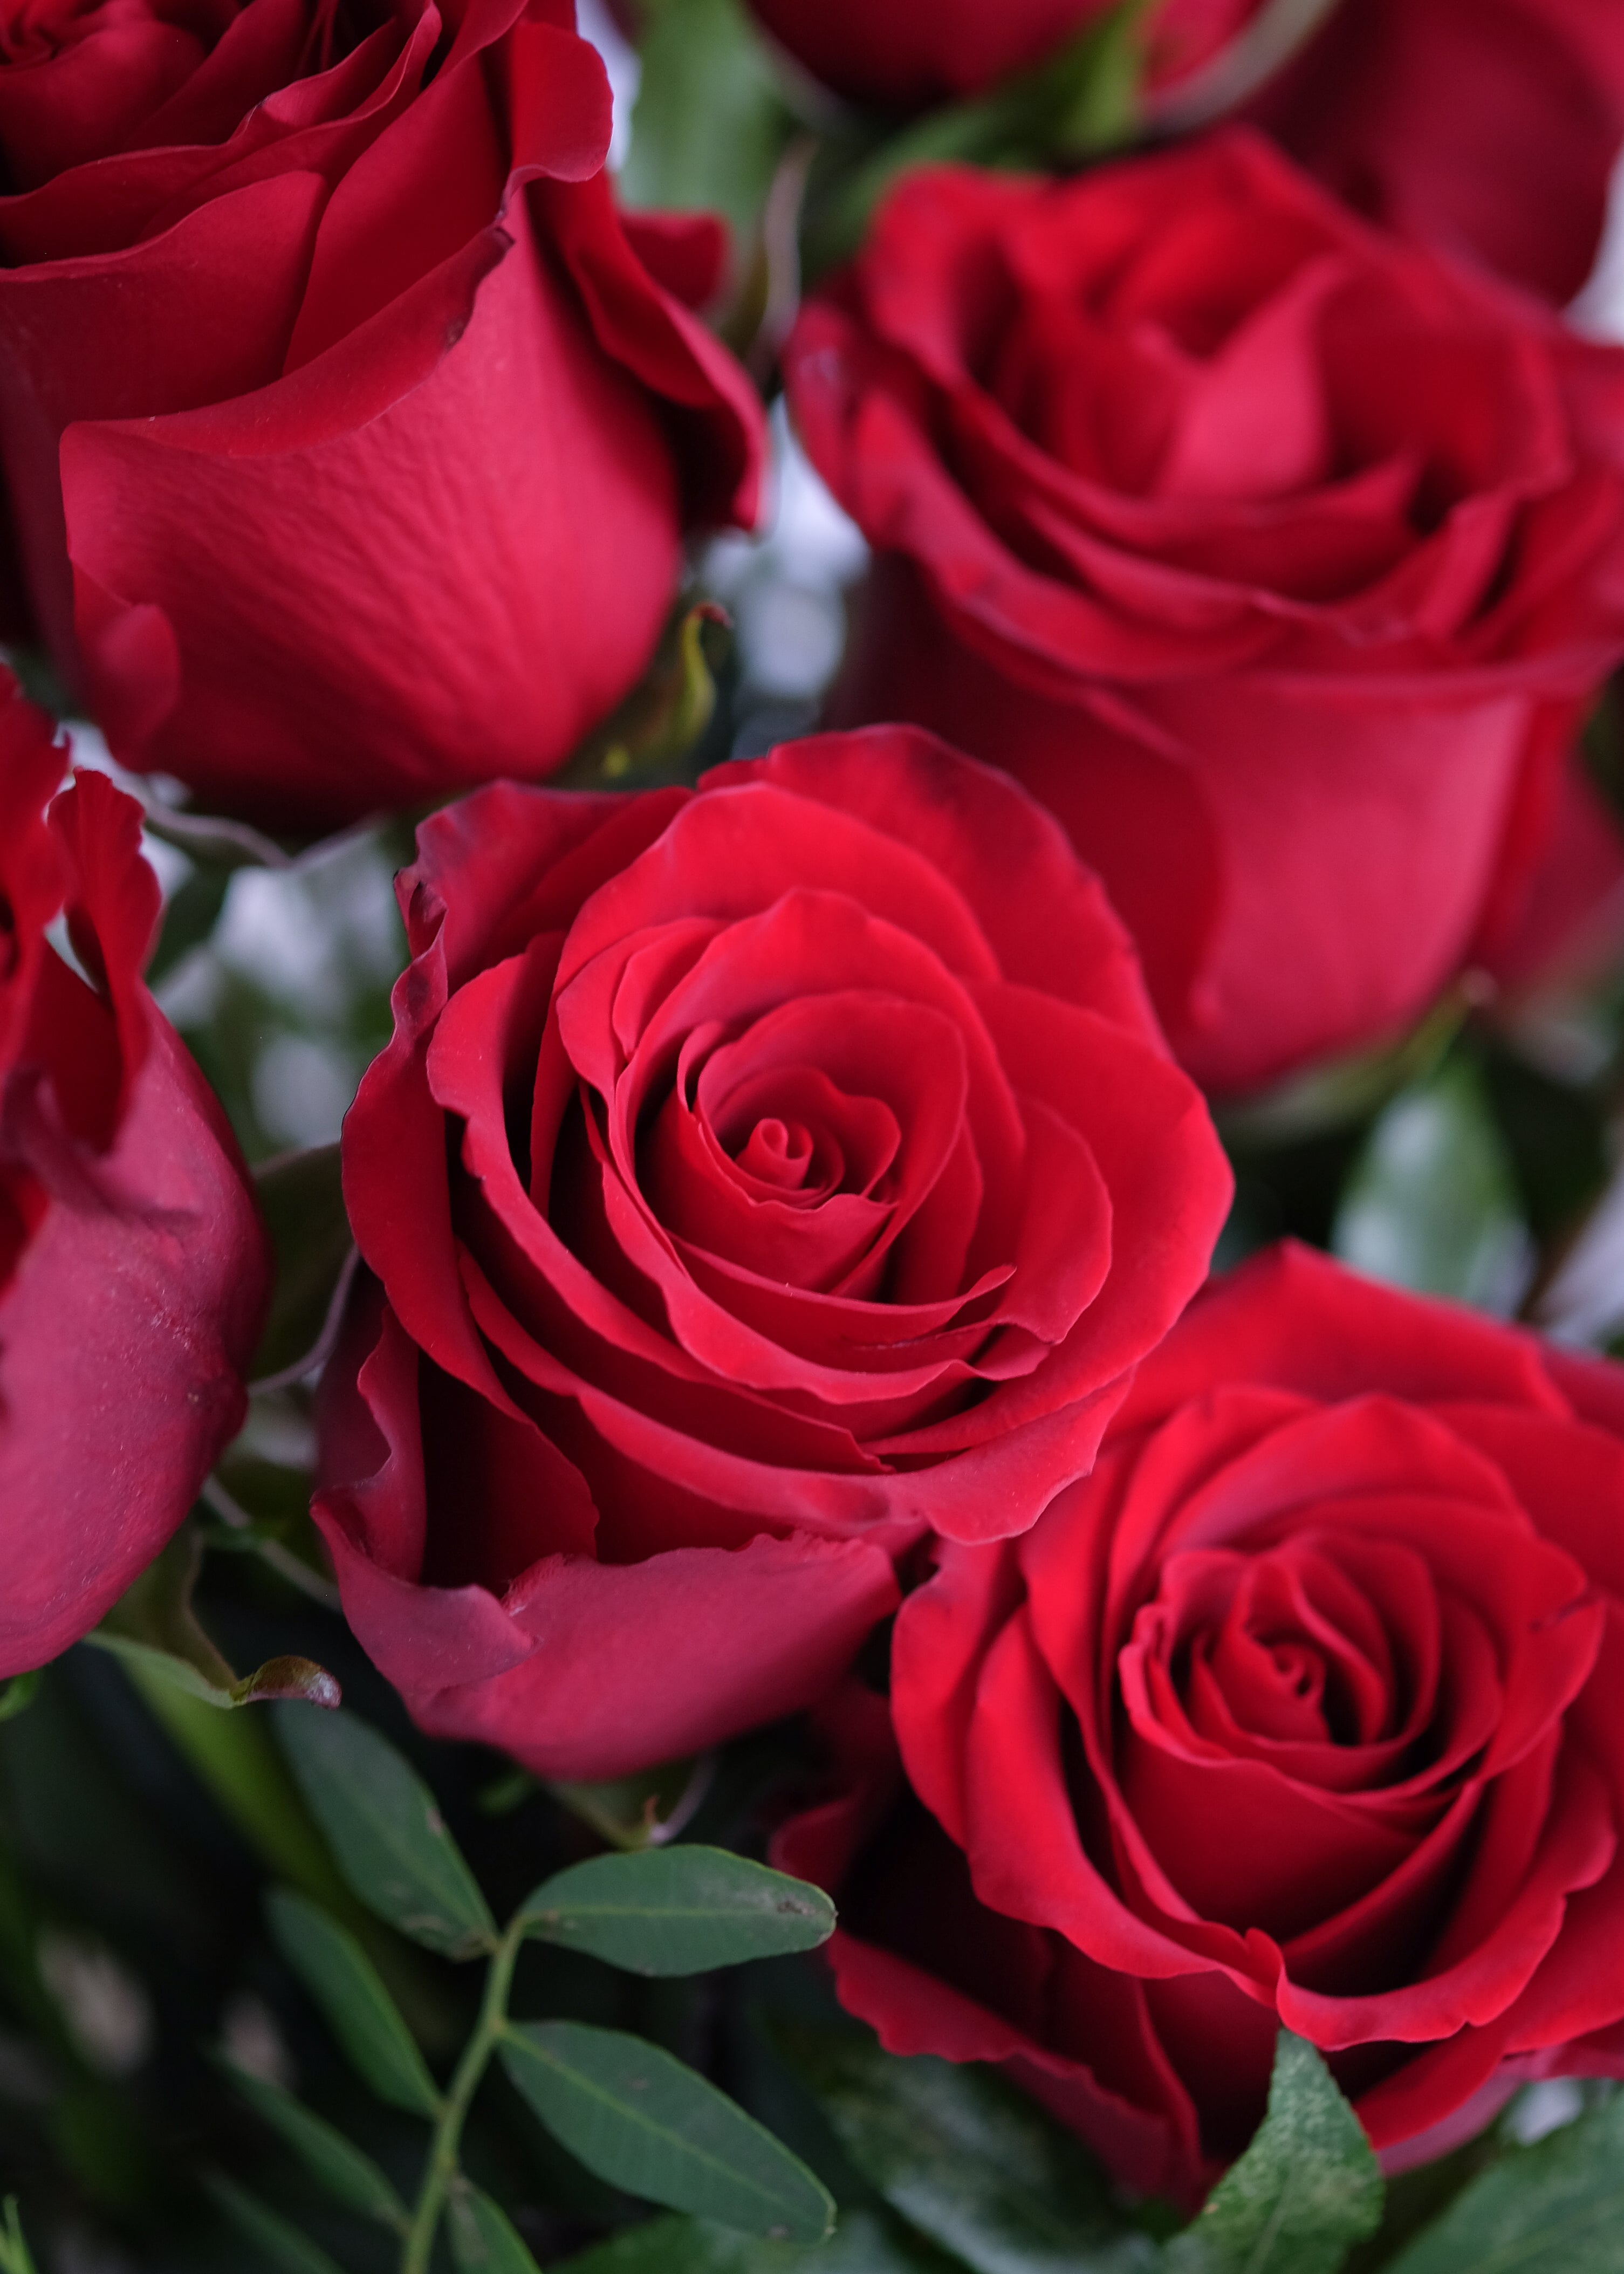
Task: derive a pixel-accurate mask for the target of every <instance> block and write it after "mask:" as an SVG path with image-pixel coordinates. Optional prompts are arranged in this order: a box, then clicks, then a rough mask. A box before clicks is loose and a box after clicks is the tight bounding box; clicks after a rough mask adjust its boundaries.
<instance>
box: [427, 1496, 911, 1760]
mask: <svg viewBox="0 0 1624 2274" xmlns="http://www.w3.org/2000/svg"><path fill="white" fill-rule="evenodd" d="M896 1600H897V1584H896V1579H895V1577H894V1576H893V1574H892V1571H891V1562H890V1559H889V1558H888V1557H887V1556H885V1555H883V1554H881V1552H880V1551H879V1550H878V1549H877V1548H875V1547H868V1546H867V1545H866V1544H864V1543H863V1542H861V1541H859V1540H841V1541H832V1540H808V1539H805V1538H792V1539H789V1540H771V1539H767V1538H765V1537H762V1538H757V1539H756V1540H751V1541H750V1542H749V1543H748V1545H747V1546H745V1547H741V1548H737V1549H734V1550H731V1551H725V1550H720V1549H716V1548H703V1547H693V1548H677V1549H673V1550H672V1551H671V1552H670V1553H668V1554H666V1555H654V1556H650V1558H649V1559H648V1560H647V1561H646V1562H641V1563H631V1564H605V1563H594V1562H588V1561H586V1560H584V1559H583V1558H579V1557H553V1558H552V1559H550V1560H548V1561H547V1562H543V1563H539V1564H538V1565H536V1566H535V1567H534V1569H533V1570H530V1571H528V1572H526V1573H524V1574H523V1577H521V1578H519V1579H518V1580H517V1581H515V1584H514V1585H513V1586H512V1587H511V1588H510V1589H509V1591H508V1596H507V1599H506V1608H507V1612H508V1615H509V1616H510V1617H511V1619H512V1621H513V1623H514V1625H515V1628H516V1629H517V1630H519V1632H520V1633H522V1634H523V1635H524V1636H526V1637H528V1638H530V1639H531V1641H532V1643H533V1645H534V1647H533V1651H532V1653H531V1655H530V1657H529V1658H527V1659H526V1660H525V1661H524V1662H523V1665H520V1666H516V1667H515V1668H513V1669H512V1670H511V1672H509V1673H508V1674H507V1675H502V1676H500V1677H498V1678H497V1679H496V1680H494V1681H490V1682H479V1683H468V1684H464V1685H463V1686H462V1687H460V1688H459V1687H454V1688H451V1689H449V1690H443V1691H441V1692H440V1694H438V1695H436V1696H431V1697H424V1696H421V1695H414V1693H413V1691H412V1690H410V1689H406V1691H405V1694H406V1695H407V1698H408V1702H409V1703H410V1704H411V1705H412V1706H413V1708H414V1711H415V1712H416V1713H417V1718H418V1719H419V1721H421V1723H422V1725H423V1726H424V1728H427V1729H429V1730H430V1731H431V1732H432V1734H433V1735H435V1736H456V1737H459V1738H473V1739H477V1740H479V1741H481V1742H483V1743H487V1744H499V1745H501V1746H502V1747H504V1748H505V1749H506V1750H507V1751H509V1752H511V1753H512V1754H514V1756H515V1758H517V1759H519V1760H521V1761H523V1762H524V1763H525V1764H526V1766H529V1767H530V1768H532V1769H534V1770H535V1771H536V1772H537V1773H538V1774H540V1775H543V1776H562V1777H585V1778H599V1777H614V1776H624V1775H627V1774H628V1773H631V1772H632V1771H633V1770H635V1769H637V1768H641V1767H646V1766H648V1765H649V1764H650V1761H651V1760H652V1759H654V1758H675V1757H677V1756H679V1755H681V1754H684V1753H690V1752H698V1751H703V1749H704V1748H705V1747H707V1746H710V1745H714V1744H719V1743H721V1742H722V1741H723V1740H724V1739H726V1738H727V1737H731V1736H737V1735H738V1734H739V1732H740V1731H741V1730H742V1729H748V1728H758V1727H760V1726H761V1724H762V1723H763V1722H767V1721H777V1720H778V1719H779V1718H780V1717H781V1716H782V1715H784V1714H786V1713H795V1712H798V1711H799V1710H800V1709H801V1707H803V1706H809V1705H811V1704H812V1703H814V1701H815V1700H816V1698H818V1697H820V1696H821V1695H822V1694H823V1692H824V1691H825V1690H828V1689H830V1688H831V1686H832V1685H833V1683H835V1682H836V1681H838V1678H839V1676H840V1675H842V1674H843V1673H844V1671H845V1670H846V1667H847V1666H848V1665H849V1663H850V1661H851V1660H852V1658H853V1655H854V1654H855V1653H856V1651H857V1649H858V1646H859V1645H860V1644H861V1641H862V1639H863V1638H864V1636H865V1635H866V1634H867V1633H868V1630H869V1629H870V1628H871V1627H872V1626H874V1625H875V1624H876V1622H877V1621H879V1620H880V1619H883V1617H884V1616H885V1615H886V1614H887V1613H888V1612H889V1611H891V1609H892V1608H894V1606H895V1604H896ZM402 1686H403V1687H404V1685H402Z"/></svg>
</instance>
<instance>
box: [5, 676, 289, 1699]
mask: <svg viewBox="0 0 1624 2274" xmlns="http://www.w3.org/2000/svg"><path fill="white" fill-rule="evenodd" d="M63 770H64V752H63V751H62V750H61V749H59V748H58V747H57V746H56V744H55V742H54V741H53V739H52V733H51V729H50V726H49V722H48V721H47V720H46V719H44V718H43V717H41V714H40V713H39V712H35V711H34V710H33V709H32V708H31V707H30V706H29V705H28V704H26V703H24V702H23V700H22V698H21V697H19V695H18V693H17V691H16V688H15V684H14V682H11V681H9V680H8V681H7V682H6V685H5V687H4V692H3V693H0V1542H3V1544H4V1570H5V1585H4V1591H0V1675H10V1674H15V1673H18V1672H20V1671H22V1670H25V1669H26V1668H32V1667H35V1666H41V1665H43V1664H44V1663H45V1661H46V1660H48V1659H50V1658H53V1657H55V1656H56V1653H58V1652H60V1651H63V1650H65V1649H66V1648H67V1646H68V1645H69V1644H70V1643H71V1642H73V1641H75V1640H77V1638H79V1636H80V1635H82V1634H83V1633H85V1632H86V1630H87V1629H88V1628H90V1627H92V1626H94V1624H95V1623H96V1621H97V1620H98V1619H99V1618H100V1617H101V1616H102V1613H103V1612H104V1611H105V1610H106V1609H107V1608H108V1606H109V1604H110V1603H111V1602H112V1601H113V1600H115V1598H116V1597H117V1596H118V1595H119V1594H120V1593H123V1591H124V1588H125V1587H126V1586H127V1585H129V1583H130V1582H131V1580H132V1579H133V1578H134V1577H135V1576H136V1574H137V1573H138V1572H139V1570H141V1569H142V1568H143V1566H144V1565H146V1564H147V1563H148V1562H150V1561H151V1560H152V1558H153V1557H154V1555H156V1554H157V1553H158V1551H159V1549H160V1548H161V1547H162V1546H163V1545H164V1542H165V1541H166V1540H168V1539H169V1535H170V1534H171V1533H172V1532H174V1530H175V1528H176V1526H177V1525H178V1524H179V1523H180V1521H181V1519H182V1517H184V1515H185V1513H186V1511H187V1510H188V1508H189V1507H190V1506H191V1504H192V1499H193V1497H194V1495H195V1494H196V1492H197V1488H198V1487H199V1484H200V1483H201V1481H202V1480H203V1478H204V1477H205V1475H206V1474H207V1472H208V1469H209V1467H210V1465H212V1463H213V1462H214V1457H215V1456H216V1454H217V1453H218V1452H219V1451H220V1449H221V1447H222V1445H223V1444H224V1443H225V1442H226V1441H227V1439H228V1438H229V1437H230V1436H231V1435H232V1434H234V1432H235V1431H236V1429H237V1427H238V1426H239V1424H240V1422H241V1420H242V1417H243V1412H244V1404H245V1399H244V1389H243V1379H242V1378H243V1374H244V1370H245V1368H246V1367H247V1364H248V1361H249V1359H250V1357H251V1355H252V1350H253V1345H254V1341H255V1338H256V1336H257V1334H258V1331H259V1326H260V1323H261V1321H262V1318H263V1314H264V1309H265V1305H266V1301H267V1297H268V1293H269V1276H270V1260H269V1255H268V1252H267V1245H266V1240H265V1236H264V1233H263V1231H262V1230H261V1228H260V1225H259V1216H258V1214H257V1212H256V1210H255V1208H254V1203H253V1201H252V1197H251V1195H250V1193H249V1191H248V1188H247V1180H246V1177H245V1174H244V1169H243V1164H242V1160H241V1156H239V1154H238V1152H237V1147H236V1144H235V1142H234V1141H233V1140H232V1137H231V1135H230V1132H229V1128H228V1126H227V1125H226V1122H225V1118H224V1117H223V1115H222V1113H221V1111H220V1109H219V1107H218V1106H217V1105H216V1103H214V1098H213V1096H212V1095H211V1094H210V1092H209V1090H208V1088H207V1084H206V1083H205V1081H204V1080H203V1078H202V1076H201V1074H200V1073H199V1072H198V1069H197V1067H196V1066H195V1065H193V1064H192V1060H191V1058H189V1057H188V1056H187V1054H186V1051H185V1050H184V1047H183V1046H182V1044H181V1043H180V1041H179V1038H178V1037H177V1035H176V1034H175V1033H174V1031H173V1029H172V1028H170V1027H169V1025H168V1024H167V1023H166V1021H165V1020H163V1019H162V1017H161V1016H160V1015H159V1013H158V1012H157V1010H156V1008H155V1007H154V1004H153V1001H152V998H151V997H150V996H149V995H148V993H147V990H146V988H145V987H144V986H143V984H142V983H141V976H140V975H141V968H142V966H143V964H144V962H145V960H146V956H147V950H148V948H149V946H150V945H151V942H152V937H153V931H154V925H155V922H156V920H157V915H158V888H157V882H156V879H155V878H154V876H153V873H152V870H150V869H149V868H148V867H147V863H146V862H145V861H143V860H142V858H141V855H140V815H139V808H138V807H137V806H136V804H135V802H134V801H133V800H132V799H131V798H128V797H125V796H124V794H122V792H120V791H118V790H116V789H114V788H113V787H112V786H111V784H110V783H109V782H108V781H107V780H106V779H104V778H103V777H102V776H101V775H96V774H90V775H81V776H80V777H79V779H78V780H77V782H76V783H75V785H74V786H73V787H71V788H70V789H68V790H65V791H64V792H63V794H61V796H59V797H57V798H56V801H55V802H54V803H49V801H50V799H51V797H52V794H53V792H54V791H55V790H56V787H57V785H58V784H59V783H60V781H61V779H62V775H63ZM48 803H49V810H48ZM63 914H65V915H66V918H67V922H68V926H69V931H70V935H71V941H72V945H73V948H74V951H75V953H76V955H77V958H78V960H79V964H80V966H81V967H82V969H83V971H84V972H85V973H86V974H87V975H88V977H85V976H81V975H80V974H79V972H78V971H75V970H74V969H73V968H71V966H70V965H69V963H68V962H67V961H66V960H64V957H63V956H62V955H60V954H59V953H57V951H56V948H55V947H54V946H53V945H50V943H49V940H48V939H47V937H46V936H45V935H46V930H47V927H48V926H49V924H50V923H51V922H53V921H54V920H55V919H56V917H57V916H58V915H63Z"/></svg>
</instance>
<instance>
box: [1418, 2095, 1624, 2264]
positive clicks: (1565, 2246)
mask: <svg viewBox="0 0 1624 2274" xmlns="http://www.w3.org/2000/svg"><path fill="white" fill-rule="evenodd" d="M1387 2274H1624V2093H1619V2094H1615V2095H1614V2097H1613V2098H1612V2099H1611V2100H1609V2101H1608V2102H1607V2103H1606V2104H1605V2106H1603V2107H1601V2108H1598V2109H1595V2110H1593V2111H1592V2112H1590V2114H1589V2115H1587V2116H1581V2117H1579V2118H1578V2119H1577V2120H1576V2121H1575V2122H1574V2123H1572V2124H1565V2125H1563V2126H1562V2127H1561V2128H1560V2131H1556V2132H1550V2133H1547V2134H1546V2135H1545V2138H1544V2139H1543V2140H1537V2141H1536V2142H1534V2144H1533V2146H1532V2147H1531V2148H1510V2149H1507V2150H1506V2151H1505V2152H1504V2154H1502V2155H1501V2156H1500V2157H1498V2158H1497V2159H1496V2160H1495V2162H1494V2163H1492V2164H1491V2165H1490V2166H1489V2168H1488V2169H1487V2171H1485V2172H1480V2173H1479V2175H1478V2176H1477V2178H1476V2179H1475V2180H1471V2181H1470V2183H1469V2184H1468V2185H1467V2186H1466V2187H1463V2188H1462V2191H1461V2193H1460V2194H1459V2195H1457V2196H1456V2197H1455V2201H1454V2202H1452V2203H1451V2204H1450V2206H1449V2208H1448V2210H1447V2211H1445V2212H1444V2213H1443V2215H1442V2216H1441V2218H1436V2219H1434V2220H1433V2221H1432V2225H1430V2226H1425V2227H1424V2228H1423V2229H1422V2231H1421V2233H1419V2234H1417V2235H1416V2236H1415V2237H1414V2238H1413V2240H1411V2241H1410V2243H1409V2245H1408V2246H1407V2247H1406V2248H1404V2249H1402V2250H1401V2251H1400V2253H1399V2255H1398V2256H1397V2257H1396V2258H1395V2259H1394V2260H1393V2261H1392V2263H1391V2264H1390V2266H1389V2267H1388V2268H1387Z"/></svg>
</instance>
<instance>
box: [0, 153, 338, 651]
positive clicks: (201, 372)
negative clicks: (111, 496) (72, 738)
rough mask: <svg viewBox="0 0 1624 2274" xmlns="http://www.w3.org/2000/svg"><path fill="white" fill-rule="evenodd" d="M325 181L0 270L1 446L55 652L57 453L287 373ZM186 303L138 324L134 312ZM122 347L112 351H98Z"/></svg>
mask: <svg viewBox="0 0 1624 2274" xmlns="http://www.w3.org/2000/svg"><path fill="white" fill-rule="evenodd" d="M325 195H326V189H325V184H323V183H322V181H321V180H320V177H319V176H316V175H313V174H308V173H296V174H289V175H286V176H284V177H282V178H281V179H278V180H274V181H267V182H262V183H259V184H254V185H252V186H251V187H249V188H246V189H243V190H241V191H238V192H237V193H236V194H235V195H233V196H230V197H226V198H222V199H221V200H218V201H217V202H216V203H214V204H213V205H210V206H207V207H203V208H202V209H201V210H200V211H199V212H198V213H195V214H192V215H188V216H187V218H186V219H185V220H184V221H182V222H178V223H177V225H176V227H175V228H173V229H172V230H169V231H167V232H166V234H165V235H163V236H162V237H158V238H155V239H154V240H153V241H152V242H150V243H146V244H139V245H133V246H132V247H131V248H130V249H129V250H128V251H127V252H124V251H121V252H111V253H109V254H106V255H104V256H102V257H100V258H97V259H94V260H82V261H61V262H47V263H44V264H42V265H40V266H36V267H7V268H4V269H0V412H3V413H4V415H3V416H0V446H3V447H4V456H5V471H6V484H7V488H8V491H9V493H10V497H11V509H12V512H13V515H14V516H15V518H16V522H17V528H18V536H19V543H20V546H21V547H22V551H23V555H24V559H25V561H26V566H27V570H28V576H29V583H30V595H29V597H30V599H31V601H32V603H33V606H34V612H35V614H36V616H37V617H38V620H39V622H40V625H41V629H42V631H43V632H44V633H45V635H46V636H47V638H48V639H49V642H50V644H51V646H52V649H53V651H54V652H55V653H56V655H57V656H58V657H59V658H62V659H64V660H67V659H71V657H72V654H73V594H72V586H71V580H70V570H69V566H68V562H67V559H66V555H65V551H64V521H63V512H64V508H63V497H62V490H61V485H60V478H59V472H58V461H57V446H58V442H59V440H60V438H61V436H62V434H63V432H64V428H66V427H68V426H70V425H73V424H74V423H75V422H76V421H78V420H80V419H101V418H110V419H118V418H142V417H145V416H146V415H147V412H148V410H149V409H150V407H151V404H152V403H153V402H154V400H156V401H158V402H161V403H162V404H163V405H164V407H165V409H166V410H190V409H192V406H193V405H195V404H199V403H212V402H218V401H220V400H221V399H222V398H223V397H226V396H229V395H240V394H241V393H242V392H243V391H244V389H245V388H252V387H257V386H258V385H259V383H260V380H262V378H263V377H264V374H265V373H266V372H267V370H271V371H274V370H276V369H278V368H279V367H280V365H281V362H282V355H283V353H284V351H285V350H286V347H287V343H288V339H289V335H290V334H291V331H292V328H293V322H294V319H295V316H296V315H297V309H298V298H299V294H300V292H301V291H302V290H303V289H304V279H305V269H306V267H307V266H308V263H309V260H310V248H311V245H312V240H313V237H314V232H315V227H316V222H317V220H318V218H319V216H320V210H321V205H322V201H323V199H324V197H325ZM132 305H134V306H136V307H137V308H143V307H150V308H152V309H153V310H154V311H159V310H169V309H172V308H175V307H177V306H184V307H185V308H186V309H187V311H188V314H187V320H186V322H185V325H184V354H183V351H182V350H183V334H182V328H181V327H180V326H179V325H177V324H176V323H172V322H169V321H155V322H153V323H151V324H146V323H143V324H140V325H139V326H132V325H130V324H129V323H128V321H127V320H125V317H124V311H125V310H126V309H128V308H129V307H131V306H132ZM115 337H116V338H117V340H118V342H119V352H118V353H117V355H109V353H108V352H107V349H106V343H107V342H108V341H109V339H112V338H115Z"/></svg>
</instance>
